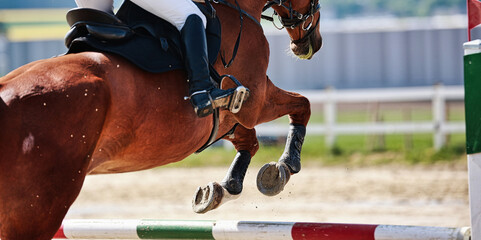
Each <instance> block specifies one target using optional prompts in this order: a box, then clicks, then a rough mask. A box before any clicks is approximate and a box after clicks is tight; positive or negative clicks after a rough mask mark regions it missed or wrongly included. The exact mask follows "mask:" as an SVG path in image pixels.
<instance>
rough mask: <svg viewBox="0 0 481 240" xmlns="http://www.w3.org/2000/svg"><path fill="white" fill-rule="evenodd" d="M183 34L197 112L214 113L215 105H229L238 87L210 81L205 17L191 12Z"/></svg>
mask: <svg viewBox="0 0 481 240" xmlns="http://www.w3.org/2000/svg"><path fill="white" fill-rule="evenodd" d="M180 33H181V42H182V47H183V51H184V53H185V56H184V63H185V67H186V70H187V77H188V83H189V96H190V102H191V103H192V105H193V106H194V111H195V113H196V114H197V116H199V117H206V116H208V115H210V114H211V113H213V111H214V109H215V108H226V107H228V106H229V102H230V100H231V96H232V95H233V94H234V93H235V91H236V89H235V88H231V89H227V90H223V89H219V88H216V87H215V86H214V84H213V83H212V82H211V80H210V75H209V60H208V57H207V40H206V35H205V28H204V24H203V22H202V19H201V18H200V17H199V16H197V15H195V14H192V15H190V16H189V17H187V20H186V21H185V24H184V27H183V28H182V29H181V31H180Z"/></svg>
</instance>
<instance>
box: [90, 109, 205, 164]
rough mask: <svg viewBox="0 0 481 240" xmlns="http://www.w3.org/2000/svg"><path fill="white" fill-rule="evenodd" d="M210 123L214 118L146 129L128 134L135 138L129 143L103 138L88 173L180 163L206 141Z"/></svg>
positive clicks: (171, 123) (95, 151)
mask: <svg viewBox="0 0 481 240" xmlns="http://www.w3.org/2000/svg"><path fill="white" fill-rule="evenodd" d="M211 121H212V120H211V118H205V119H201V120H200V119H199V120H196V124H192V123H189V124H182V123H179V122H178V121H171V122H169V124H163V123H160V124H156V126H150V127H149V126H145V127H141V128H139V129H137V131H136V132H135V133H129V134H127V135H132V134H133V135H134V136H133V137H132V139H131V140H130V141H129V140H125V139H124V137H125V136H124V137H117V139H115V138H114V137H111V138H108V139H103V138H101V139H99V144H98V146H97V147H96V149H95V150H94V153H93V154H92V159H91V164H90V168H89V171H90V172H91V173H120V172H131V171H139V170H144V169H150V168H154V167H158V166H162V165H166V164H169V163H174V162H178V161H181V160H183V159H185V158H186V157H188V156H189V155H190V154H192V153H193V152H195V151H196V150H197V149H199V148H200V147H201V146H202V145H203V144H204V143H205V142H206V141H207V139H208V137H209V135H210V130H211V126H212V123H211ZM120 135H123V134H120ZM116 136H118V134H117V135H116ZM127 138H128V137H127Z"/></svg>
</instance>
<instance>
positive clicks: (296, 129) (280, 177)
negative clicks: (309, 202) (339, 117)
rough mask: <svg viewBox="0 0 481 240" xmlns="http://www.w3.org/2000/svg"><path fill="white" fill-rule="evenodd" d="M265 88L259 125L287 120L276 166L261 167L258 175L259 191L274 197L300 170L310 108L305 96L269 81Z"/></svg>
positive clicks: (272, 164)
mask: <svg viewBox="0 0 481 240" xmlns="http://www.w3.org/2000/svg"><path fill="white" fill-rule="evenodd" d="M266 87H267V89H266V101H265V104H264V106H263V108H262V111H261V112H262V114H261V115H260V116H259V122H258V123H262V122H268V121H272V120H274V119H276V118H278V117H281V116H284V115H286V114H288V115H289V120H290V129H289V134H288V135H287V141H286V146H285V149H284V153H283V154H282V156H281V157H280V159H279V161H278V162H277V163H275V162H273V163H268V164H266V165H264V166H263V167H262V168H261V169H260V171H259V174H258V175H257V188H258V189H259V191H260V192H262V193H263V194H265V195H268V196H274V195H276V194H278V193H280V192H281V191H282V190H283V189H284V186H285V185H286V184H287V181H289V178H290V175H292V174H296V173H298V172H299V171H300V170H301V150H302V145H303V143H304V137H305V135H306V125H307V122H308V121H309V118H310V116H311V110H310V109H311V108H310V103H309V100H308V99H307V98H306V97H304V96H302V95H300V94H297V93H293V92H288V91H284V90H282V89H280V88H278V87H276V86H275V85H274V84H273V83H272V82H271V81H270V79H269V78H267V85H266Z"/></svg>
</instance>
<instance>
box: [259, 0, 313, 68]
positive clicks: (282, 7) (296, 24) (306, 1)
mask: <svg viewBox="0 0 481 240" xmlns="http://www.w3.org/2000/svg"><path fill="white" fill-rule="evenodd" d="M267 5H271V6H272V8H273V9H274V11H275V12H276V14H277V15H279V19H280V21H281V23H282V26H283V27H285V28H286V30H287V32H288V33H289V35H290V37H291V50H292V52H293V53H294V54H295V55H296V56H297V57H299V58H300V59H311V58H312V56H313V55H314V53H316V52H317V51H319V49H321V47H322V36H321V33H320V31H319V22H320V18H321V16H320V13H319V10H320V4H319V0H270V1H269V2H268V3H267ZM267 5H266V6H267Z"/></svg>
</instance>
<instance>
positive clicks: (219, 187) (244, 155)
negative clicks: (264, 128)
mask: <svg viewBox="0 0 481 240" xmlns="http://www.w3.org/2000/svg"><path fill="white" fill-rule="evenodd" d="M224 139H226V140H229V141H231V142H232V143H233V144H234V147H235V148H236V150H237V154H236V156H235V158H234V161H233V162H232V164H231V166H230V168H229V170H228V171H227V174H226V176H225V177H224V179H223V180H222V181H221V183H220V184H219V183H215V182H214V183H209V184H208V185H207V186H206V187H204V188H200V187H199V188H198V189H197V192H196V194H195V195H194V199H193V201H192V207H193V209H194V211H195V212H197V213H205V212H207V211H209V210H213V209H215V208H217V207H219V206H220V205H221V204H223V203H225V202H227V201H229V200H232V199H236V198H238V197H239V196H240V194H241V192H242V189H243V182H244V177H245V174H246V172H247V168H248V167H249V163H250V161H251V158H252V157H253V156H254V155H255V154H256V152H257V150H258V149H259V143H258V141H257V137H256V131H255V129H247V128H245V127H243V126H241V125H239V126H238V127H237V128H236V129H235V132H234V133H233V134H231V135H228V136H226V137H225V138H224Z"/></svg>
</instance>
